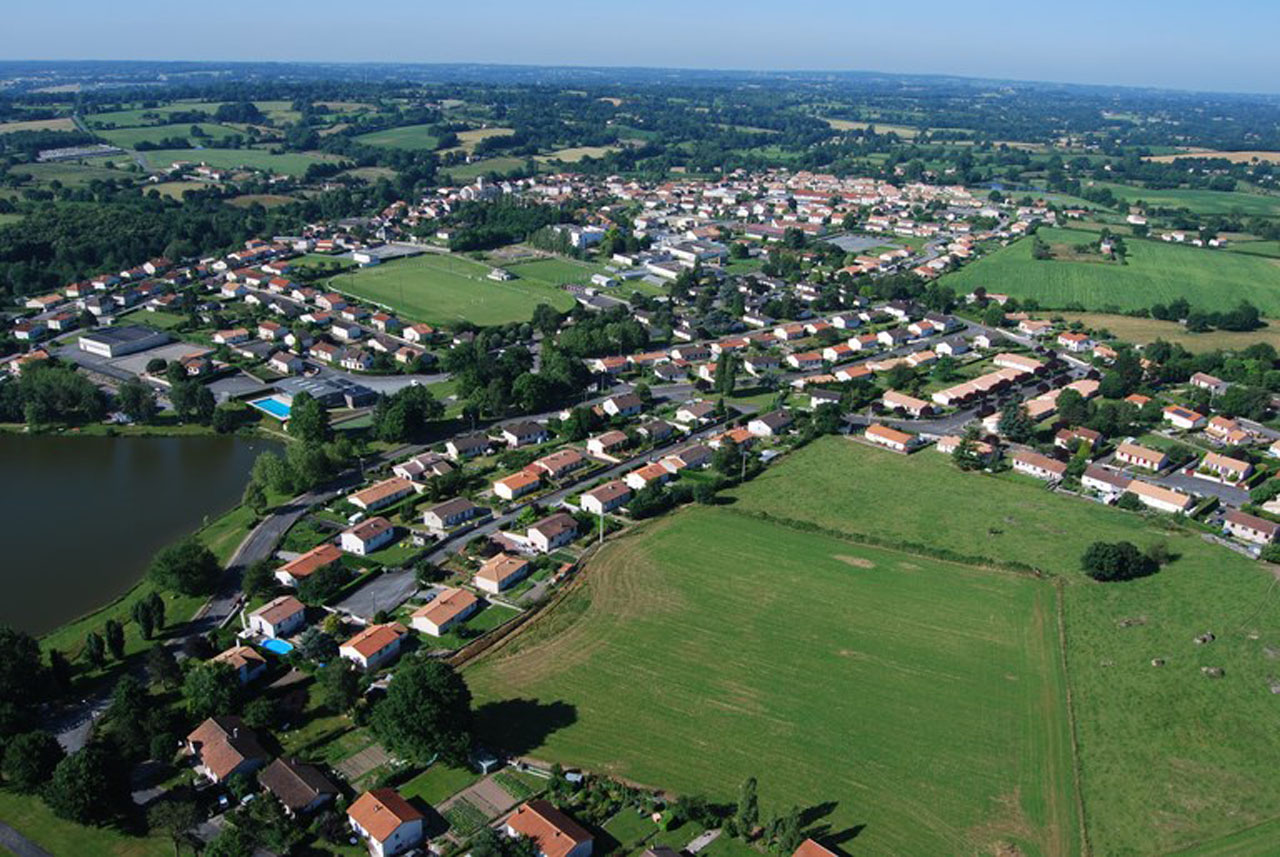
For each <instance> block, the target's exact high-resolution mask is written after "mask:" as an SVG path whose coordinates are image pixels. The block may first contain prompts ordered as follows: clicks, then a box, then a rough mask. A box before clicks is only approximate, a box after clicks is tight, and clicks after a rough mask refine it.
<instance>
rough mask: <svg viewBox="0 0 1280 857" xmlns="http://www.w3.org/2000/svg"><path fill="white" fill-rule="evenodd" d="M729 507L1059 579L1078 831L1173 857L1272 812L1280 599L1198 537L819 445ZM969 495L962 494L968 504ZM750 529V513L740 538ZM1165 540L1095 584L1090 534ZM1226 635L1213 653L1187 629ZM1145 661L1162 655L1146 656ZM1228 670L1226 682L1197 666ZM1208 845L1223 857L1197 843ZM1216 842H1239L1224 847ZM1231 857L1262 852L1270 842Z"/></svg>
mask: <svg viewBox="0 0 1280 857" xmlns="http://www.w3.org/2000/svg"><path fill="white" fill-rule="evenodd" d="M736 494H737V496H736V502H735V503H734V504H733V505H732V506H731V507H730V508H731V509H733V510H734V511H735V512H741V513H743V514H745V515H748V516H752V517H754V516H758V515H760V514H768V515H773V516H775V517H778V518H787V519H797V520H800V521H803V522H812V523H813V524H816V525H818V526H820V527H824V528H828V529H831V530H834V531H840V532H844V533H847V534H849V535H850V536H852V537H855V538H871V539H876V540H884V541H889V542H894V543H909V544H914V545H919V546H922V547H924V548H926V549H929V550H931V551H936V550H943V551H948V552H951V553H952V554H958V555H963V556H966V557H971V558H973V561H975V562H981V560H979V559H977V558H979V557H987V558H990V560H991V561H994V562H1004V563H1009V562H1016V563H1022V564H1026V565H1030V566H1034V567H1037V568H1040V569H1043V570H1044V571H1045V572H1046V573H1047V574H1050V575H1054V576H1057V577H1058V578H1059V579H1060V580H1061V581H1062V584H1063V586H1062V592H1063V598H1064V604H1065V616H1066V622H1065V626H1066V635H1065V639H1066V641H1067V662H1068V683H1069V685H1070V688H1071V693H1072V698H1073V705H1074V716H1075V723H1076V734H1077V736H1078V740H1079V747H1080V771H1081V782H1082V792H1083V798H1084V807H1085V819H1086V828H1087V831H1088V835H1089V839H1090V842H1091V844H1092V846H1093V851H1094V853H1096V854H1134V855H1148V854H1151V855H1154V854H1165V853H1169V852H1172V851H1176V850H1177V849H1181V848H1191V847H1193V846H1202V845H1205V844H1206V843H1211V842H1214V841H1216V840H1218V839H1223V838H1225V840H1224V841H1225V842H1231V841H1234V839H1235V837H1237V836H1239V835H1240V834H1241V832H1242V831H1244V830H1246V829H1248V828H1251V827H1254V826H1256V825H1259V824H1263V823H1266V822H1269V821H1271V820H1273V819H1280V786H1277V785H1276V783H1275V778H1274V775H1273V771H1274V763H1275V760H1276V759H1280V735H1277V734H1276V732H1275V730H1274V729H1271V728H1270V726H1269V724H1270V723H1271V722H1272V719H1273V718H1274V704H1275V703H1274V701H1275V697H1274V696H1273V695H1272V694H1271V692H1270V688H1269V685H1268V682H1269V677H1270V676H1273V675H1274V674H1275V672H1276V667H1275V660H1274V659H1273V657H1272V654H1271V653H1273V652H1276V651H1280V601H1277V600H1276V598H1275V589H1274V586H1275V582H1274V578H1273V577H1272V575H1271V574H1269V573H1268V569H1267V568H1266V567H1263V566H1259V565H1258V564H1256V563H1254V562H1251V561H1249V560H1247V559H1244V558H1242V557H1240V556H1238V555H1237V554H1234V553H1231V552H1230V551H1227V550H1224V549H1223V548H1221V547H1217V546H1215V545H1211V544H1209V543H1206V542H1205V541H1204V540H1203V539H1201V538H1200V534H1199V532H1198V531H1196V530H1193V529H1190V528H1186V527H1183V526H1179V525H1178V524H1177V523H1176V522H1174V521H1172V520H1170V519H1164V518H1161V517H1155V518H1152V517H1146V516H1141V515H1136V514H1134V513H1128V512H1122V511H1119V510H1115V509H1110V508H1107V507H1104V506H1101V505H1099V504H1095V503H1092V502H1088V501H1084V500H1079V499H1075V498H1070V497H1063V496H1059V495H1055V494H1053V493H1051V492H1048V491H1046V490H1045V489H1044V488H1043V487H1041V486H1040V485H1038V484H1032V483H1030V482H1028V481H1026V480H1021V479H1015V478H1013V477H1010V476H989V475H979V474H965V473H961V472H960V471H959V470H957V469H955V468H954V467H953V466H952V465H951V462H950V460H949V459H948V458H947V456H944V455H940V454H939V453H937V452H935V451H933V450H931V449H930V450H925V451H922V452H919V453H917V454H915V455H913V456H910V457H903V456H899V455H894V454H892V453H888V452H882V451H879V450H874V449H870V448H868V447H865V446H863V445H861V444H858V443H856V442H854V441H851V440H848V439H845V438H827V439H824V440H821V441H818V442H816V443H815V444H813V445H811V446H810V447H807V448H806V449H804V450H803V451H801V452H800V453H798V454H796V455H794V456H793V457H792V458H791V459H790V460H788V461H785V462H781V463H780V464H778V465H775V466H774V467H771V468H770V469H769V470H768V471H766V472H765V473H764V474H762V475H761V476H760V477H758V478H757V479H755V480H754V481H752V482H751V483H750V484H748V485H747V486H745V487H744V488H742V489H740V490H739V491H737V492H736ZM960 498H963V499H962V500H961V499H960ZM750 526H751V525H750V524H748V523H745V522H744V523H743V525H742V531H743V532H749V531H750V530H749V529H748V527H750ZM1122 539H1126V540H1129V541H1132V542H1134V543H1135V544H1137V545H1138V546H1139V547H1144V548H1145V547H1147V546H1149V545H1150V544H1152V543H1155V542H1162V543H1164V544H1165V545H1166V546H1167V548H1168V550H1169V552H1170V554H1171V555H1172V556H1174V557H1175V559H1174V560H1173V561H1172V562H1171V563H1170V564H1169V565H1167V566H1166V567H1165V568H1164V569H1162V570H1161V571H1160V573H1158V574H1156V575H1153V576H1151V577H1148V578H1144V579H1141V580H1136V581H1130V582H1127V583H1124V584H1112V585H1103V584H1095V583H1092V582H1090V581H1088V580H1087V579H1086V578H1084V577H1083V575H1082V574H1081V573H1080V572H1079V570H1078V557H1079V556H1080V554H1081V553H1082V552H1083V550H1084V548H1085V547H1086V546H1087V545H1088V544H1089V543H1091V542H1093V541H1095V540H1104V541H1119V540H1122ZM1206 630H1212V631H1214V633H1215V634H1217V640H1215V641H1214V642H1213V643H1212V644H1211V645H1209V646H1197V645H1195V643H1194V642H1193V638H1194V637H1195V636H1196V635H1197V634H1202V633H1204V632H1205V631H1206ZM1153 658H1165V659H1166V663H1165V666H1163V667H1154V666H1152V664H1151V661H1152V659H1153ZM1203 666H1221V667H1223V668H1224V669H1225V670H1226V676H1225V677H1224V678H1223V679H1220V680H1213V679H1209V678H1206V677H1205V676H1204V675H1202V674H1201V671H1200V668H1201V667H1203ZM1199 853H1205V854H1208V853H1217V852H1215V851H1214V850H1213V849H1212V848H1205V850H1203V851H1202V852H1199ZM1223 853H1233V852H1231V851H1230V850H1224V852H1223ZM1238 853H1263V852H1261V851H1256V852H1247V851H1240V852H1238Z"/></svg>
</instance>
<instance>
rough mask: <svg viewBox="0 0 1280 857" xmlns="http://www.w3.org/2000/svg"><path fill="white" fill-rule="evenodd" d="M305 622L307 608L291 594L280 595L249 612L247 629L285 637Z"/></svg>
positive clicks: (263, 634)
mask: <svg viewBox="0 0 1280 857" xmlns="http://www.w3.org/2000/svg"><path fill="white" fill-rule="evenodd" d="M306 623H307V608H306V607H305V606H304V605H303V603H302V602H301V601H299V600H298V599H296V598H294V597H293V596H292V595H281V596H280V597H278V598H273V599H272V600H270V601H268V602H267V603H266V604H263V605H262V606H261V607H259V608H258V609H257V610H254V611H253V612H252V613H250V614H249V620H248V625H249V630H250V631H253V632H254V633H256V634H261V635H262V636H264V637H273V638H280V637H287V636H289V635H290V634H292V633H293V632H294V631H297V630H298V629H299V628H301V627H302V626H303V625H305V624H306Z"/></svg>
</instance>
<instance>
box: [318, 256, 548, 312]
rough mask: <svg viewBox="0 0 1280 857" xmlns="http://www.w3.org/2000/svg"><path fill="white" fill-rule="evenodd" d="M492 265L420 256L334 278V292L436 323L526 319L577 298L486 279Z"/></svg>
mask: <svg viewBox="0 0 1280 857" xmlns="http://www.w3.org/2000/svg"><path fill="white" fill-rule="evenodd" d="M490 270H491V269H490V267H489V266H488V265H483V264H480V263H479V262H473V261H472V260H470V259H466V258H462V257H458V256H436V255H430V254H426V255H422V256H415V257H413V258H410V259H397V260H395V261H393V262H387V263H385V264H382V265H378V266H376V267H373V268H364V269H362V270H360V271H357V272H355V273H351V274H342V275H339V276H337V277H334V278H333V279H332V280H330V281H329V284H330V285H331V286H332V288H334V289H335V290H337V291H339V292H343V293H345V294H349V295H352V296H354V297H357V298H361V299H363V300H367V301H372V302H373V303H376V304H379V305H381V306H386V307H389V308H391V309H392V310H394V311H395V312H397V313H399V314H401V315H403V316H404V317H405V318H408V319H413V320H418V321H425V322H428V323H430V324H435V325H442V324H444V325H447V324H453V323H456V322H458V321H462V320H467V321H471V322H473V323H475V324H478V325H492V324H505V323H507V322H512V321H527V320H528V319H529V318H531V317H532V316H533V309H534V307H536V306H537V305H538V304H541V303H547V304H552V305H553V306H555V308H556V309H559V310H566V309H568V308H569V307H571V306H572V305H573V298H572V297H571V296H570V295H569V294H568V293H567V292H564V291H561V290H559V289H556V288H553V287H551V286H549V285H546V284H545V283H535V282H522V281H520V280H513V281H510V282H506V283H499V282H495V281H493V280H490V279H488V274H489V271H490Z"/></svg>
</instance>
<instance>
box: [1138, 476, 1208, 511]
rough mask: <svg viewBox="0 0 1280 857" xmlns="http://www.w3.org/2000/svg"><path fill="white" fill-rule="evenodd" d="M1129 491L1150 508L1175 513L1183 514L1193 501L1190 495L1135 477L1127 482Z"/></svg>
mask: <svg viewBox="0 0 1280 857" xmlns="http://www.w3.org/2000/svg"><path fill="white" fill-rule="evenodd" d="M1129 493H1131V494H1134V495H1135V496H1137V498H1138V499H1139V500H1141V501H1142V504H1143V505H1144V506H1146V507H1148V508H1150V509H1155V510H1156V511H1158V512H1169V513H1171V514H1175V515H1181V514H1185V513H1186V512H1187V511H1189V510H1190V509H1191V507H1192V505H1194V503H1195V501H1194V500H1193V499H1192V497H1191V496H1190V495H1188V494H1183V493H1182V492H1181V491H1175V490H1173V489H1172V488H1164V487H1161V486H1159V485H1152V484H1151V483H1149V482H1141V481H1139V480H1137V479H1135V480H1133V481H1132V482H1130V483H1129Z"/></svg>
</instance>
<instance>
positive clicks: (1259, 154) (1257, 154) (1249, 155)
mask: <svg viewBox="0 0 1280 857" xmlns="http://www.w3.org/2000/svg"><path fill="white" fill-rule="evenodd" d="M1183 158H1221V159H1222V160H1224V161H1230V162H1231V163H1233V164H1251V163H1253V162H1254V161H1265V162H1267V163H1272V164H1276V163H1280V152H1264V151H1258V150H1251V151H1246V152H1220V151H1217V150H1215V149H1190V150H1188V151H1185V152H1170V153H1168V154H1164V155H1147V156H1146V157H1145V158H1143V160H1144V161H1155V162H1156V163H1158V164H1172V163H1173V162H1174V161H1177V160H1181V159H1183Z"/></svg>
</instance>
